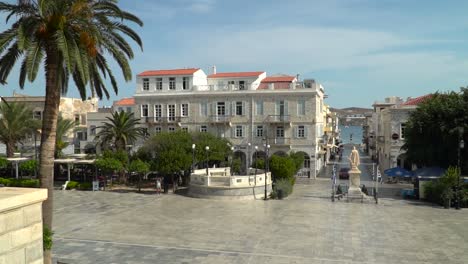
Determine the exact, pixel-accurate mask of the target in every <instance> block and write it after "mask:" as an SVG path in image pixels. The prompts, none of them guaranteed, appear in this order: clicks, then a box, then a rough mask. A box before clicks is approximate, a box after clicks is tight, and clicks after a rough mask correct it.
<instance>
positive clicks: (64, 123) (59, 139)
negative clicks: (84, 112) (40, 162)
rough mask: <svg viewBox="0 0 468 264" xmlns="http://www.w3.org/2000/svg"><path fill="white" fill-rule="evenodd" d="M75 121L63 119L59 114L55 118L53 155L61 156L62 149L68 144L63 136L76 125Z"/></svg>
mask: <svg viewBox="0 0 468 264" xmlns="http://www.w3.org/2000/svg"><path fill="white" fill-rule="evenodd" d="M76 124H77V122H76V121H75V120H71V119H64V118H63V117H62V116H59V118H58V120H57V136H56V140H55V157H56V158H60V157H62V156H63V153H62V151H63V150H64V149H65V148H66V147H68V145H70V143H69V142H67V141H66V140H64V138H65V137H66V136H67V135H68V134H69V133H70V131H72V130H73V129H74V128H75V127H76Z"/></svg>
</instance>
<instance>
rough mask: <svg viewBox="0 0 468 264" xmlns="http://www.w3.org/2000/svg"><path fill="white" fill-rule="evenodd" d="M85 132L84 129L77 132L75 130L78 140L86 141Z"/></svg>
mask: <svg viewBox="0 0 468 264" xmlns="http://www.w3.org/2000/svg"><path fill="white" fill-rule="evenodd" d="M87 134H88V133H86V132H85V131H79V132H76V137H77V138H78V140H79V141H86V140H88V136H87Z"/></svg>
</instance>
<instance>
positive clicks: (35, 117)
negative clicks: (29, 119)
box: [33, 111, 42, 120]
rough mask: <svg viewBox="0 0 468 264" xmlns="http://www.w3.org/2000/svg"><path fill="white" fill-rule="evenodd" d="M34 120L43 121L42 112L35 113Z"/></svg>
mask: <svg viewBox="0 0 468 264" xmlns="http://www.w3.org/2000/svg"><path fill="white" fill-rule="evenodd" d="M33 118H34V119H36V120H42V111H34V112H33Z"/></svg>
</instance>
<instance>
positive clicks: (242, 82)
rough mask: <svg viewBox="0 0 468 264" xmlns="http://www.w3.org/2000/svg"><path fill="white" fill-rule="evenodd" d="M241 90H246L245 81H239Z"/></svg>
mask: <svg viewBox="0 0 468 264" xmlns="http://www.w3.org/2000/svg"><path fill="white" fill-rule="evenodd" d="M239 90H245V81H239Z"/></svg>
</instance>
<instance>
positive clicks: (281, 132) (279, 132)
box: [276, 126, 284, 138]
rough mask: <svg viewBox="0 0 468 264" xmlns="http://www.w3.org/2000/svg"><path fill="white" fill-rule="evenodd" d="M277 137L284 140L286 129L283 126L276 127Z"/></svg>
mask: <svg viewBox="0 0 468 264" xmlns="http://www.w3.org/2000/svg"><path fill="white" fill-rule="evenodd" d="M276 137H277V138H283V137H284V127H282V126H279V127H276Z"/></svg>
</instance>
